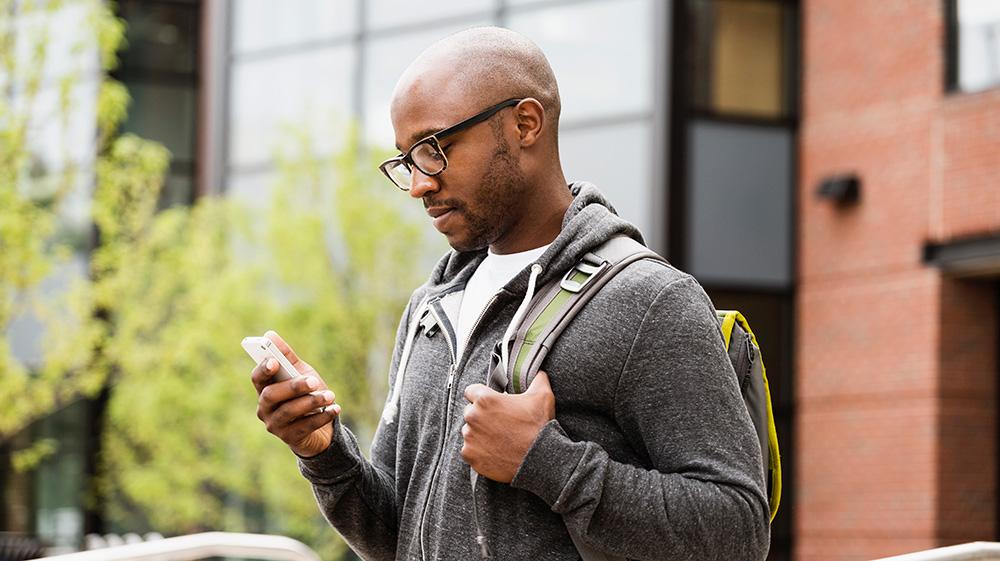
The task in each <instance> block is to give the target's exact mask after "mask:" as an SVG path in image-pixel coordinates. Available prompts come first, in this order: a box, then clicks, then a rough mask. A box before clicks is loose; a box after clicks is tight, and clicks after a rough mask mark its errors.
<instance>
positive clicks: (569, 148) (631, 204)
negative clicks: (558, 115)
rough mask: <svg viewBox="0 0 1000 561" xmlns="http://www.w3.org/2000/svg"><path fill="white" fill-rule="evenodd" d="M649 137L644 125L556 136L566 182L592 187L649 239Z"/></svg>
mask: <svg viewBox="0 0 1000 561" xmlns="http://www.w3.org/2000/svg"><path fill="white" fill-rule="evenodd" d="M650 137H651V131H650V126H649V124H648V123H645V122H633V123H621V124H614V125H609V126H602V127H592V128H587V129H579V130H568V131H563V132H561V133H560V134H559V152H560V156H561V158H562V163H563V170H564V171H565V173H566V180H567V181H570V182H572V181H577V180H582V181H589V182H591V183H593V184H594V185H596V186H597V188H598V189H600V190H601V192H602V193H604V195H605V196H606V197H607V198H608V200H610V201H611V203H612V205H614V207H615V209H616V210H617V211H618V214H619V215H620V216H621V217H623V218H625V219H626V220H628V221H630V222H632V223H633V224H635V225H636V226H638V227H639V229H640V230H641V231H642V233H643V235H644V236H645V237H647V238H650V239H652V238H654V237H655V236H653V233H652V232H651V231H650V228H651V227H652V210H653V209H652V208H651V207H650V204H649V201H650V200H651V198H652V191H651V190H652V189H653V186H652V185H651V184H650V158H649V146H650Z"/></svg>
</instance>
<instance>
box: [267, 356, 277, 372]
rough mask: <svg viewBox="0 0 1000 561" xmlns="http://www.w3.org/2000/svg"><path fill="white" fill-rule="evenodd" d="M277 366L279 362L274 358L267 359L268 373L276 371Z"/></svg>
mask: <svg viewBox="0 0 1000 561" xmlns="http://www.w3.org/2000/svg"><path fill="white" fill-rule="evenodd" d="M277 366H278V362H277V361H275V360H274V359H273V358H269V359H267V370H268V372H270V371H271V370H274V369H275V368H276V367H277Z"/></svg>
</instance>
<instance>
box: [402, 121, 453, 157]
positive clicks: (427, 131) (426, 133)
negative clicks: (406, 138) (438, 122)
mask: <svg viewBox="0 0 1000 561" xmlns="http://www.w3.org/2000/svg"><path fill="white" fill-rule="evenodd" d="M446 128H448V125H445V126H443V127H435V128H430V129H424V130H422V131H420V132H418V133H417V134H415V135H413V136H414V139H413V142H411V143H410V146H413V145H414V144H416V143H417V142H419V141H421V140H423V139H425V138H427V137H428V136H430V135H432V134H434V133H436V132H438V131H442V130H444V129H446ZM396 150H399V152H400V153H402V152H403V149H402V148H400V147H399V144H396Z"/></svg>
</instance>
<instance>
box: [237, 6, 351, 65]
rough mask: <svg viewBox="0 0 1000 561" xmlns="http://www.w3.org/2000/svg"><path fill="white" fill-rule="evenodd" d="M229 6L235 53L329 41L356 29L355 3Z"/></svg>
mask: <svg viewBox="0 0 1000 561" xmlns="http://www.w3.org/2000/svg"><path fill="white" fill-rule="evenodd" d="M232 6H233V14H232V16H233V24H234V25H233V50H234V51H236V52H245V51H253V50H260V49H267V48H272V47H283V46H289V45H295V44H300V43H306V42H309V41H315V40H323V39H330V38H335V37H337V36H342V35H347V34H349V33H351V32H353V31H355V29H356V28H357V25H356V22H357V6H356V2H355V0H294V1H293V2H275V1H274V0H239V2H233V3H232Z"/></svg>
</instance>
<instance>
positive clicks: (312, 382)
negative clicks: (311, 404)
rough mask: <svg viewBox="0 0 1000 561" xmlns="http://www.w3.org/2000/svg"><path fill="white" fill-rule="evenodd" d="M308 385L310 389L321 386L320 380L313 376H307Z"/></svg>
mask: <svg viewBox="0 0 1000 561" xmlns="http://www.w3.org/2000/svg"><path fill="white" fill-rule="evenodd" d="M306 387H308V388H309V389H310V390H315V389H316V388H318V387H319V380H317V379H316V378H313V377H312V376H309V377H308V378H306Z"/></svg>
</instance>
